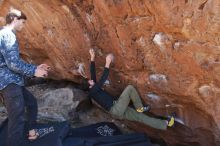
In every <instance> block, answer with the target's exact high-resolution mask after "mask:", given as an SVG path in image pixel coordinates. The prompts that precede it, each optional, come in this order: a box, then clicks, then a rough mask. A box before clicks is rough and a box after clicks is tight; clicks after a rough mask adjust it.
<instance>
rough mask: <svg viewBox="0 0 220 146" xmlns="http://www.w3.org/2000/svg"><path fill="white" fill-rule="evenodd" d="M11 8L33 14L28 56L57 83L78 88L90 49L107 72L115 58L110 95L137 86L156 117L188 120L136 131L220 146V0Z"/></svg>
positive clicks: (65, 0) (25, 47)
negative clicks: (71, 83) (110, 57)
mask: <svg viewBox="0 0 220 146" xmlns="http://www.w3.org/2000/svg"><path fill="white" fill-rule="evenodd" d="M10 6H14V7H16V8H19V9H22V10H23V11H24V12H25V13H26V14H27V16H28V21H27V23H26V28H25V29H24V30H23V31H22V32H21V33H19V34H18V38H19V41H20V47H21V55H22V57H23V58H24V59H25V60H27V61H28V62H32V63H41V62H45V63H48V64H49V65H51V66H52V67H53V70H52V71H51V73H50V77H51V78H54V79H66V80H72V81H75V82H79V81H80V78H79V75H78V74H79V73H83V71H84V70H85V72H86V74H87V75H88V65H89V60H88V59H89V54H88V50H89V49H90V48H94V49H95V50H96V52H97V68H98V69H97V70H98V74H100V73H101V72H102V70H103V68H102V66H103V65H104V61H105V55H106V54H107V53H109V52H112V53H114V54H115V56H116V60H115V63H114V66H113V68H112V70H111V75H110V78H109V85H108V86H107V90H109V91H114V94H115V95H119V93H120V92H121V91H122V90H123V88H124V87H125V86H126V85H127V84H133V85H135V86H136V87H137V88H138V90H139V92H140V94H141V96H142V99H143V100H144V101H145V102H146V103H150V104H151V105H152V111H153V112H154V113H155V114H158V115H167V114H169V113H171V112H173V111H175V112H176V113H177V116H178V118H179V120H180V122H184V125H181V124H177V125H176V127H175V128H172V129H168V130H167V131H159V130H154V129H151V128H149V127H147V126H144V125H141V124H139V123H131V122H129V123H128V124H129V125H130V126H132V127H134V128H136V129H137V130H138V131H144V132H146V133H147V134H149V135H150V136H152V137H157V138H160V139H164V140H165V141H166V142H167V143H169V144H170V145H176V146H219V145H220V132H219V128H220V115H219V112H220V106H218V105H219V104H220V98H219V95H220V84H219V80H220V78H219V77H220V73H219V72H220V35H219V34H220V1H219V0H175V1H174V0H53V1H49V0H38V1H34V0H2V1H0V9H1V11H0V16H2V17H3V16H5V14H6V13H7V10H8V8H9V7H10ZM0 20H1V24H2V25H3V24H4V22H3V20H4V19H3V18H1V19H0ZM143 127H144V128H143Z"/></svg>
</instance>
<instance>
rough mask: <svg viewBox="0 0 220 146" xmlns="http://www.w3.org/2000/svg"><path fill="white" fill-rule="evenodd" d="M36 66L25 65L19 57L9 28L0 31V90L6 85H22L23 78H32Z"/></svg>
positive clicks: (13, 35) (12, 33)
mask: <svg viewBox="0 0 220 146" xmlns="http://www.w3.org/2000/svg"><path fill="white" fill-rule="evenodd" d="M35 69H36V66H35V65H32V64H28V63H25V62H24V61H23V60H22V59H21V58H20V56H19V45H18V42H17V39H16V35H15V33H14V32H13V31H12V30H11V29H9V28H6V27H5V28H3V29H1V30H0V90H2V89H4V88H5V87H6V86H7V85H8V84H10V83H15V84H18V85H20V86H23V85H24V76H28V77H32V76H34V73H35Z"/></svg>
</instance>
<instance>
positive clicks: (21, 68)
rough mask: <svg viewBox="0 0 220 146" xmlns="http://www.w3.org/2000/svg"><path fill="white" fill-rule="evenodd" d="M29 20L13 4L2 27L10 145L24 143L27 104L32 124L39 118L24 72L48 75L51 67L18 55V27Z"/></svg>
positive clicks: (2, 84) (0, 83) (1, 67)
mask: <svg viewBox="0 0 220 146" xmlns="http://www.w3.org/2000/svg"><path fill="white" fill-rule="evenodd" d="M26 20H27V17H26V16H25V14H24V13H23V12H21V11H19V10H17V9H13V8H11V9H10V11H9V12H8V14H7V15H6V25H5V26H4V27H3V28H2V29H1V30H0V79H1V80H0V92H1V94H2V96H3V98H4V103H5V106H6V109H7V113H8V136H7V146H21V145H22V141H23V138H24V137H23V133H24V117H25V116H24V112H25V108H26V111H27V121H28V125H29V126H30V127H31V125H32V124H34V123H35V122H36V118H37V101H36V99H35V97H34V96H33V95H32V94H31V93H30V92H29V91H28V90H27V89H26V88H25V87H24V76H28V77H33V76H35V77H46V76H47V74H48V71H49V69H50V67H49V66H48V65H47V64H41V65H39V66H35V65H33V64H28V63H26V62H24V61H23V60H22V59H21V58H20V56H19V45H18V41H17V38H16V31H21V30H22V28H23V27H24V24H25V22H26Z"/></svg>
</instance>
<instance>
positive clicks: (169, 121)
mask: <svg viewBox="0 0 220 146" xmlns="http://www.w3.org/2000/svg"><path fill="white" fill-rule="evenodd" d="M167 121H168V123H167V126H168V127H173V126H174V123H175V117H174V115H171V116H170V117H168V120H167Z"/></svg>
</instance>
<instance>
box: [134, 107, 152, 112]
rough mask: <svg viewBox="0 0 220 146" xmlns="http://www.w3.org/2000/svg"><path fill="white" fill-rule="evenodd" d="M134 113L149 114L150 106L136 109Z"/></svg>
mask: <svg viewBox="0 0 220 146" xmlns="http://www.w3.org/2000/svg"><path fill="white" fill-rule="evenodd" d="M136 111H137V112H139V113H144V112H149V111H150V105H147V106H143V107H141V108H138V109H136Z"/></svg>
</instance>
